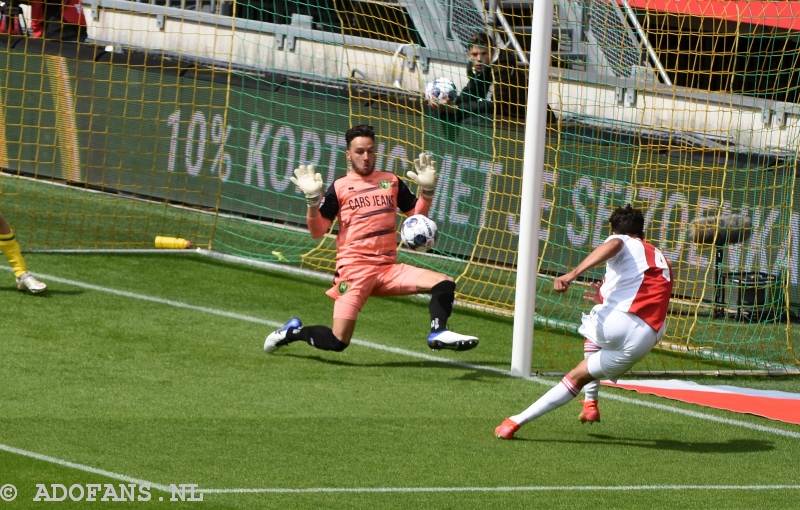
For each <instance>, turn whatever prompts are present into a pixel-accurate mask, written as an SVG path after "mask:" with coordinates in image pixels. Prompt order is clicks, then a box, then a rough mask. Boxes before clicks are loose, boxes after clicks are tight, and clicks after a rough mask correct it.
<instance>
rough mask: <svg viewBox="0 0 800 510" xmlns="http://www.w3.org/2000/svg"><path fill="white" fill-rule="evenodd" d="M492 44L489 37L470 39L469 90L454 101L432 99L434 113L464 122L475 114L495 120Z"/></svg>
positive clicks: (465, 88) (476, 36) (483, 35)
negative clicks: (493, 114) (493, 115)
mask: <svg viewBox="0 0 800 510" xmlns="http://www.w3.org/2000/svg"><path fill="white" fill-rule="evenodd" d="M492 54H493V51H492V44H491V40H490V39H489V36H488V35H487V34H485V33H483V32H478V33H477V34H475V35H473V36H472V37H471V38H470V40H469V48H468V49H467V58H469V63H468V64H467V77H468V79H469V80H468V82H467V85H466V87H464V88H463V89H462V90H461V93H460V94H459V95H458V97H457V98H456V99H455V101H452V100H451V99H450V98H449V97H447V96H442V99H441V100H432V99H431V100H428V105H429V106H430V109H431V112H432V113H433V114H434V115H436V116H438V117H439V119H441V120H447V121H450V122H461V121H463V120H464V119H465V118H466V117H467V116H469V115H473V114H479V115H483V116H485V117H491V116H492V113H493V106H492V82H493V76H492V67H491V62H492Z"/></svg>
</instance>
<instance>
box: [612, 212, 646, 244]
mask: <svg viewBox="0 0 800 510" xmlns="http://www.w3.org/2000/svg"><path fill="white" fill-rule="evenodd" d="M608 222H609V223H611V231H612V232H614V233H615V234H621V235H626V236H627V235H634V236H637V237H640V238H644V216H643V215H642V211H640V210H639V209H634V208H633V207H631V204H628V205H626V206H625V207H617V208H616V209H614V212H612V213H611V217H610V218H609V219H608Z"/></svg>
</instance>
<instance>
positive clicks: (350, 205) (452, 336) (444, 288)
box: [264, 125, 478, 353]
mask: <svg viewBox="0 0 800 510" xmlns="http://www.w3.org/2000/svg"><path fill="white" fill-rule="evenodd" d="M345 141H346V143H347V149H346V151H345V157H346V158H347V163H348V166H349V168H348V172H347V174H346V175H345V176H344V177H341V178H339V179H337V180H336V181H335V182H334V183H333V184H331V186H330V187H329V188H328V191H327V192H326V193H325V196H324V197H321V195H320V191H321V189H322V176H321V175H320V174H318V173H317V174H315V173H314V167H313V166H310V165H309V166H304V165H301V166H300V167H299V168H297V169H296V170H295V171H294V173H295V176H296V177H292V178H291V179H292V182H294V183H295V184H296V185H297V187H298V188H300V190H302V191H303V193H304V194H305V196H306V201H307V203H308V209H307V213H306V221H307V223H308V230H309V231H310V233H311V236H312V237H313V238H315V239H316V238H320V237H322V236H323V235H325V233H326V232H327V231H328V230H329V229H330V227H331V225H332V224H333V220H334V219H337V218H338V220H339V232H338V234H337V236H336V248H337V253H336V271H335V272H334V280H333V287H331V289H330V290H328V292H327V294H328V295H329V296H330V297H332V298H333V299H335V300H336V302H335V303H334V305H333V328H329V327H327V326H303V325H302V323H301V322H300V320H299V319H297V318H292V319H290V320H289V322H287V323H286V324H285V325H284V326H283V327H282V328H281V329H279V330H277V331H275V332H273V333H271V334H270V335H269V336H267V339H266V341H265V342H264V352H266V353H272V352H275V350H277V349H278V348H280V347H283V346H284V345H287V344H289V343H291V342H296V341H298V340H302V341H304V342H307V343H308V344H309V345H312V346H314V347H316V348H317V349H322V350H326V351H343V350H344V349H345V348H347V346H348V345H349V344H350V339H351V338H352V337H353V331H354V330H355V327H356V319H357V318H358V313H359V312H360V311H361V309H362V308H363V306H364V303H366V301H367V299H368V298H369V297H370V296H404V295H410V294H418V293H430V295H431V301H430V305H429V307H428V309H429V311H430V316H431V331H430V335H429V336H428V346H429V347H430V348H431V349H453V350H457V351H465V350H468V349H472V348H473V347H475V346H476V345H478V339H477V338H476V337H474V336H469V335H462V334H459V333H455V332H453V331H450V330H448V329H447V319H448V318H449V317H450V313H451V312H452V310H453V302H454V301H455V289H456V284H455V281H454V280H453V279H452V278H451V277H449V276H447V275H444V274H442V273H437V272H435V271H430V270H427V269H420V268H418V267H414V266H410V265H407V264H399V263H398V262H397V235H396V232H397V230H396V227H395V220H396V217H397V210H398V209H400V210H401V211H402V212H403V213H404V214H405V215H406V216H410V215H413V214H424V215H427V214H428V210H429V209H430V207H431V201H432V200H433V194H434V191H435V189H436V180H437V178H438V175H437V174H436V169H435V167H434V162H433V159H432V158H431V156H429V155H427V154H424V153H423V154H420V156H419V159H417V160H415V161H414V166H415V167H416V172H408V174H407V175H408V177H409V178H410V179H411V180H413V181H414V182H416V183H417V185H419V187H420V190H421V193H420V195H421V196H420V198H419V199H418V198H417V197H415V196H414V194H413V193H411V191H410V190H409V189H408V186H406V184H405V183H404V182H403V181H402V180H400V179H399V178H398V177H397V176H396V175H394V174H393V173H391V172H380V171H375V132H374V131H373V129H372V126H366V125H360V126H355V127H353V128H351V129H350V130H348V131H347V133H346V134H345ZM320 198H322V202H321V203H320Z"/></svg>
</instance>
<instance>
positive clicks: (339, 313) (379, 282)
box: [326, 264, 427, 320]
mask: <svg viewBox="0 0 800 510" xmlns="http://www.w3.org/2000/svg"><path fill="white" fill-rule="evenodd" d="M426 271H427V270H426V269H420V268H418V267H414V266H409V265H408V264H382V265H357V266H353V265H350V266H343V267H340V268H339V269H337V271H336V273H335V276H334V279H333V287H331V288H330V289H329V290H328V291H327V292H326V294H328V295H329V296H330V297H332V298H333V299H335V300H336V304H334V305H333V318H334V319H350V320H355V319H356V318H358V313H359V312H360V311H361V309H362V308H363V307H364V303H366V302H367V299H369V297H370V296H379V297H381V296H408V295H410V294H416V293H417V282H418V281H419V278H420V276H422V275H423V274H424V273H425V272H426Z"/></svg>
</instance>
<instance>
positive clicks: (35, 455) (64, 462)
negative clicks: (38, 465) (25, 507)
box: [0, 444, 171, 492]
mask: <svg viewBox="0 0 800 510" xmlns="http://www.w3.org/2000/svg"><path fill="white" fill-rule="evenodd" d="M0 450H2V451H4V452H8V453H13V454H16V455H20V456H22V457H29V458H31V459H36V460H41V461H43V462H49V463H51V464H55V465H57V466H62V467H68V468H71V469H75V470H78V471H84V472H86V473H92V474H95V475H101V476H105V477H107V478H111V479H112V480H119V481H121V482H128V483H135V484H136V485H149V486H150V487H151V488H153V489H158V490H160V491H163V492H171V491H170V488H169V487H168V486H166V485H161V484H158V483H153V482H148V481H147V480H142V479H141V478H133V477H131V476H126V475H121V474H119V473H114V472H113V471H106V470H105V469H98V468H93V467H92V466H86V465H84V464H78V463H75V462H70V461H68V460H62V459H57V458H56V457H50V456H49V455H42V454H41V453H36V452H29V451H28V450H22V449H20V448H14V447H13V446H8V445H5V444H0ZM6 481H7V480H6Z"/></svg>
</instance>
